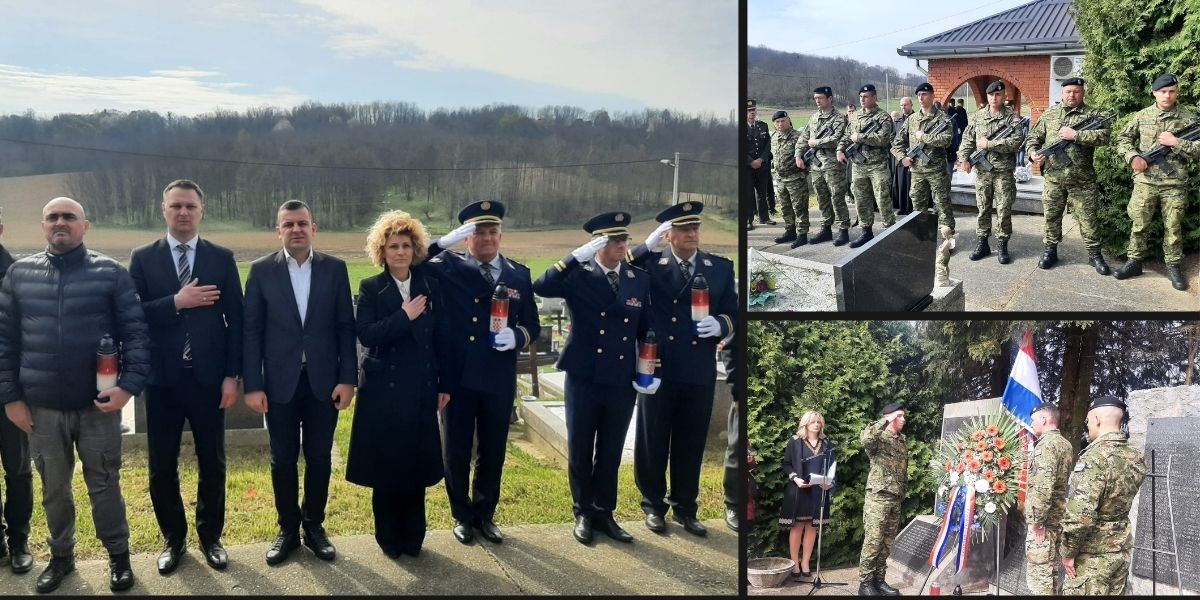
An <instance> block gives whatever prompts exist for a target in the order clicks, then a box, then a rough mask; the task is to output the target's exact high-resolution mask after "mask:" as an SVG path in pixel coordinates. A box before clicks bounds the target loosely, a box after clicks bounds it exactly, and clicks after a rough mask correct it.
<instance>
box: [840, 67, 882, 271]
mask: <svg viewBox="0 0 1200 600" xmlns="http://www.w3.org/2000/svg"><path fill="white" fill-rule="evenodd" d="M858 100H859V103H861V104H862V107H863V109H862V110H861V111H859V112H858V113H857V114H856V115H855V117H854V122H853V123H851V124H850V126H849V127H847V128H846V137H845V139H843V140H842V144H841V148H839V149H841V150H843V151H844V150H845V148H848V147H850V145H851V144H859V145H860V148H861V149H862V154H863V158H864V159H866V160H865V161H863V162H861V163H856V162H851V163H850V169H851V178H850V181H851V184H850V187H851V188H852V189H853V190H854V205H855V207H857V208H858V225H859V227H862V235H860V236H859V237H858V239H856V240H854V241H853V242H850V247H851V248H858V247H859V246H862V245H863V244H865V243H867V242H868V241H870V239H871V238H872V237H874V235H873V234H872V233H871V225H872V224H874V222H875V206H878V207H879V214H880V218H882V219H883V228H884V229H887V228H888V227H891V226H892V225H893V224H895V223H896V210H895V209H894V208H893V207H892V172H891V171H890V170H889V169H888V160H889V158H890V156H889V155H888V150H889V149H890V148H891V146H892V138H893V137H895V132H894V131H893V127H892V117H891V116H890V115H888V113H887V112H886V111H884V110H880V108H879V105H878V103H877V100H876V95H875V86H873V85H871V84H869V83H868V84H867V85H864V86H862V88H861V89H859V90H858ZM872 123H878V124H879V127H878V130H877V131H876V132H875V133H862V132H863V131H865V130H866V129H867V128H868V127H870V126H871V124H872ZM872 199H873V200H872Z"/></svg>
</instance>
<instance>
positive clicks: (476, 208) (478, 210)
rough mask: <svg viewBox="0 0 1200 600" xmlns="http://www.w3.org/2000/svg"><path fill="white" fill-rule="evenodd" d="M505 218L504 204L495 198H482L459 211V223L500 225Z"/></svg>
mask: <svg viewBox="0 0 1200 600" xmlns="http://www.w3.org/2000/svg"><path fill="white" fill-rule="evenodd" d="M503 220H504V205H503V204H501V203H499V202H496V201H495V200H480V201H479V202H473V203H471V204H468V205H466V206H465V207H464V208H463V209H462V210H460V211H458V222H459V223H463V224H466V223H475V224H477V225H499V224H500V223H501V221H503Z"/></svg>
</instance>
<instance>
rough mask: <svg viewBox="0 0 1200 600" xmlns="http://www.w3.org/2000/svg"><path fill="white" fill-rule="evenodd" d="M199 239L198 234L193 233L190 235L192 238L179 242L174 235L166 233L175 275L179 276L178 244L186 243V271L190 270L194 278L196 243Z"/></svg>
mask: <svg viewBox="0 0 1200 600" xmlns="http://www.w3.org/2000/svg"><path fill="white" fill-rule="evenodd" d="M199 240H200V236H198V235H194V236H192V239H190V240H188V241H186V242H181V241H179V240H177V239H175V237H174V236H172V235H171V234H169V233H168V234H167V245H169V246H170V247H171V260H172V261H173V262H174V264H175V275H176V276H177V277H178V276H179V245H180V244H187V245H188V251H187V260H188V271H190V272H191V273H192V277H193V278H195V276H196V244H197V242H198V241H199Z"/></svg>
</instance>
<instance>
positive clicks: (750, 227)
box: [746, 221, 754, 231]
mask: <svg viewBox="0 0 1200 600" xmlns="http://www.w3.org/2000/svg"><path fill="white" fill-rule="evenodd" d="M746 231H754V221H750V222H749V223H746Z"/></svg>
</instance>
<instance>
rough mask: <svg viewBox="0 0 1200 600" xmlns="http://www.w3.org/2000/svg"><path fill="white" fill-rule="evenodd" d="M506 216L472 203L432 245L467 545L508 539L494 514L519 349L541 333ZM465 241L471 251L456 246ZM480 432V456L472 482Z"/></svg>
mask: <svg viewBox="0 0 1200 600" xmlns="http://www.w3.org/2000/svg"><path fill="white" fill-rule="evenodd" d="M503 219H504V205H503V204H501V203H499V202H495V201H487V200H484V201H480V202H475V203H472V204H470V205H468V206H467V207H466V208H463V209H462V210H461V211H459V213H458V220H459V222H460V223H462V226H460V227H458V228H457V229H455V230H454V231H451V232H450V233H448V234H446V235H445V236H443V237H441V238H439V239H438V240H436V241H434V242H433V243H432V244H430V246H429V256H430V258H429V261H428V263H427V264H428V267H429V269H428V272H429V273H430V274H431V275H432V276H433V277H435V278H437V279H438V280H439V282H440V284H441V288H442V299H443V300H442V302H443V304H444V305H445V306H444V308H443V310H445V311H446V312H447V313H448V314H447V317H446V319H447V321H448V323H447V325H448V327H447V330H448V331H447V332H446V334H445V335H447V336H448V337H449V340H450V353H449V354H450V368H449V373H450V376H451V379H452V381H453V382H454V384H453V385H454V389H453V391H452V392H451V394H450V403H449V404H447V405H446V409H445V412H444V413H443V417H442V418H443V426H444V433H443V440H442V456H443V462H444V463H445V464H444V466H445V471H446V493H447V495H448V496H449V497H450V511H451V514H452V515H453V516H454V537H455V539H457V540H458V541H459V542H461V543H463V544H470V543H471V541H472V540H474V539H475V534H474V529H478V530H479V532H480V534H481V535H482V536H483V538H484V539H486V540H488V541H490V542H492V543H495V544H499V543H501V542H502V541H504V535H503V534H502V533H501V532H500V528H499V527H497V526H496V523H495V522H494V520H493V517H494V516H495V514H496V504H497V503H498V502H499V499H500V473H501V470H502V469H503V468H504V453H505V449H506V447H507V443H508V426H509V415H511V414H512V409H513V401H514V399H515V398H516V393H517V353H518V352H519V350H520V349H521V348H524V347H526V346H528V345H529V342H530V341H531V340H535V339H537V336H538V333H539V332H540V331H541V326H540V325H539V324H538V316H537V307H536V306H535V305H534V302H533V290H532V289H531V287H532V282H531V281H530V277H529V269H528V268H527V267H526V266H525V265H523V264H521V263H518V262H515V261H513V260H509V259H508V258H505V257H504V256H502V255H501V254H500V240H501V237H502V233H501V223H502V222H503ZM461 241H465V242H466V245H467V251H466V252H451V251H449V248H450V247H451V246H453V245H455V244H457V243H458V242H461ZM500 283H503V284H504V285H505V286H506V287H507V289H508V297H509V309H508V326H507V327H505V328H504V329H502V330H501V331H500V332H499V333H498V334H496V336H495V345H494V346H493V345H492V343H491V341H490V336H489V335H488V333H489V330H488V326H489V323H490V320H491V319H490V317H491V305H492V294H493V292H494V291H495V290H496V288H497V285H498V284H500ZM476 436H478V438H479V445H478V450H477V452H478V460H477V462H476V463H475V479H474V482H473V485H470V484H471V483H472V482H471V481H470V474H471V446H472V442H473V441H474V440H475V437H476Z"/></svg>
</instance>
